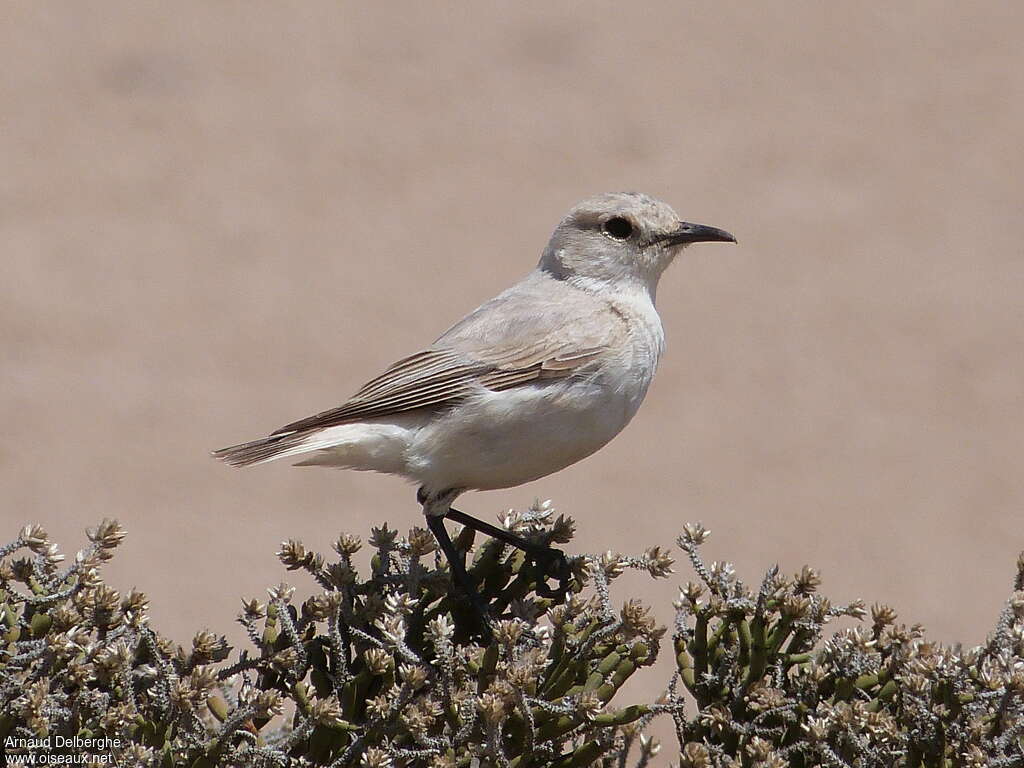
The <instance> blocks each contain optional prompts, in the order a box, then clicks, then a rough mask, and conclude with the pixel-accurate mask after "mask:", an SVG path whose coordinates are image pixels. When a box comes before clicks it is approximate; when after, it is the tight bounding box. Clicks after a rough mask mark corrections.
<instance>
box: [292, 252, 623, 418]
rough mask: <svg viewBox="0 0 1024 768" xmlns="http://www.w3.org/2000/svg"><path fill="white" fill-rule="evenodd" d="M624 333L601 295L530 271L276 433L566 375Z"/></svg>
mask: <svg viewBox="0 0 1024 768" xmlns="http://www.w3.org/2000/svg"><path fill="white" fill-rule="evenodd" d="M627 334H628V328H627V324H626V323H625V320H624V318H623V317H621V316H620V315H619V314H618V313H617V312H616V311H615V310H613V309H612V308H611V307H610V306H609V305H608V304H607V303H605V302H604V301H601V300H600V299H597V298H596V297H593V296H592V295H590V294H587V293H584V292H581V291H579V290H578V289H575V288H573V287H571V286H569V285H567V284H565V283H564V282H561V281H558V280H554V279H552V278H551V277H550V276H547V275H545V274H544V273H542V272H539V271H538V272H534V273H533V274H532V275H531V276H529V277H528V278H527V279H525V280H523V281H522V282H521V283H519V284H517V285H516V286H514V287H512V288H510V289H509V290H507V291H505V292H504V293H502V294H500V295H499V296H496V297H495V298H493V299H491V300H490V301H488V302H487V303H486V304H483V305H482V306H480V307H479V308H477V309H476V310H475V311H473V312H471V313H470V314H469V315H467V316H466V317H465V318H463V319H462V320H460V321H459V322H458V323H456V324H455V325H453V326H452V327H451V328H449V329H448V330H447V331H446V332H445V333H444V334H443V335H442V336H441V337H440V338H439V339H438V340H437V341H436V342H435V343H434V345H433V346H432V347H431V348H430V349H427V350H424V351H423V352H418V353H417V354H415V355H412V356H411V357H407V358H405V359H404V360H399V361H398V362H397V363H395V364H394V365H392V366H391V367H390V368H388V369H387V370H386V371H385V372H384V373H382V374H381V375H380V376H378V377H377V378H375V379H373V380H372V381H370V382H368V383H367V384H366V385H365V386H364V387H363V388H362V389H360V390H359V391H358V392H356V394H355V395H353V396H352V398H351V399H350V400H349V401H348V402H346V403H345V404H343V405H341V406H339V407H337V408H333V409H331V410H329V411H324V412H323V413H318V414H316V415H315V416H310V417H309V418H306V419H302V420H301V421H296V422H294V423H292V424H288V425H287V426H284V427H281V429H279V430H277V431H276V432H275V433H274V435H282V434H287V433H290V432H297V431H306V430H311V429H319V428H323V427H330V426H334V425H336V424H342V423H345V422H348V421H359V420H362V419H368V418H372V417H375V416H387V415H390V414H393V413H402V412H405V411H413V410H417V409H420V408H443V407H446V406H449V405H454V404H456V403H458V402H459V401H461V400H462V399H464V398H466V397H467V396H469V395H470V394H471V393H473V392H474V391H478V390H479V388H480V387H486V388H488V389H492V390H502V389H508V388H510V387H516V386H521V385H524V384H529V383H530V382H533V381H537V380H539V379H551V378H563V377H566V376H571V375H573V374H574V373H576V372H577V371H580V370H582V369H584V368H585V367H586V366H588V365H590V364H591V363H593V362H594V361H595V360H596V359H597V358H598V357H600V356H601V355H602V354H603V353H605V352H606V351H607V350H608V349H614V348H615V347H616V346H617V345H620V344H622V343H623V342H624V340H625V338H626V336H627ZM524 340H529V341H527V342H526V343H524Z"/></svg>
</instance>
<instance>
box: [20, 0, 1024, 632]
mask: <svg viewBox="0 0 1024 768" xmlns="http://www.w3.org/2000/svg"><path fill="white" fill-rule="evenodd" d="M1022 8H1024V6H1022V5H1021V4H1020V3H1004V2H990V3H974V4H970V5H964V4H962V3H953V2H948V3H937V2H918V3H904V4H898V7H896V6H889V7H886V8H885V9H884V10H883V9H881V8H880V7H878V8H876V7H870V6H863V5H858V6H853V5H846V6H840V5H836V4H828V5H826V4H821V3H812V2H807V3H800V2H787V3H767V4H761V5H758V4H750V3H746V2H705V3H694V2H683V3H679V2H665V3H641V4H625V5H623V4H612V3H597V4H586V5H584V4H578V5H572V6H570V5H568V4H566V5H552V4H535V5H532V6H528V5H520V4H517V5H514V6H513V5H511V4H509V5H497V4H496V5H488V4H473V5H466V6H462V7H459V8H452V7H450V6H442V5H440V4H431V5H427V4H422V5H421V4H405V5H403V6H402V7H401V8H398V9H393V10H389V9H386V8H383V7H378V6H377V4H367V3H362V4H357V3H347V4H341V3H337V2H330V3H311V2H310V3H276V4H271V3H256V2H246V3H242V2H223V3H203V2H180V3H175V4H174V5H173V7H171V6H168V5H167V4H164V3H155V2H119V3H107V4H104V5H103V6H102V8H100V7H97V6H95V5H92V7H87V6H86V4H77V3H63V4H61V3H55V4H46V5H41V4H36V3H28V2H25V3H6V4H4V6H3V8H2V10H0V16H2V18H0V68H2V72H3V77H2V78H0V152H2V157H3V171H2V173H0V195H2V198H0V253H2V262H3V270H2V273H3V278H2V287H0V333H2V346H0V355H2V358H0V359H2V368H3V377H2V379H0V397H2V403H3V428H4V439H3V441H2V443H0V482H2V488H3V509H4V512H3V522H4V528H5V532H6V533H5V536H4V537H3V538H5V539H6V538H11V537H13V535H14V533H15V531H16V528H17V527H18V526H20V525H21V524H23V523H24V522H28V521H37V522H40V523H43V524H45V525H46V526H47V527H48V528H49V529H50V530H51V532H52V533H53V534H54V535H55V536H56V537H57V539H58V540H59V541H61V542H62V543H64V544H65V545H66V547H67V548H68V549H72V548H73V547H76V546H78V545H79V544H80V543H81V542H82V541H83V536H82V535H81V529H82V528H83V527H84V526H86V525H91V524H94V523H95V522H97V521H98V520H99V519H100V518H102V517H103V516H116V517H118V518H120V519H121V520H122V521H123V522H124V523H125V524H126V526H127V527H128V530H129V538H128V540H127V541H126V543H125V545H124V546H123V549H122V552H121V555H120V556H119V558H117V559H116V560H115V561H114V562H113V564H112V565H111V567H110V569H109V573H110V578H111V581H112V583H113V584H115V585H119V586H121V587H127V586H130V585H131V584H135V585H137V586H138V587H139V588H141V589H143V590H145V591H146V592H148V593H149V594H150V595H151V597H152V600H153V615H154V623H155V624H156V625H157V626H158V627H161V628H163V629H164V630H166V631H168V632H170V633H171V634H172V636H174V637H176V638H177V639H179V640H184V639H186V638H187V637H188V636H189V635H190V633H191V631H192V630H195V629H198V628H200V627H202V626H208V627H210V628H213V629H216V630H218V631H222V632H229V633H230V634H231V636H232V637H233V638H238V637H239V636H240V632H238V631H236V630H235V629H233V628H232V619H233V617H234V614H235V611H236V609H237V606H238V598H239V597H240V596H242V595H246V596H259V595H265V592H264V591H263V590H264V588H265V587H266V586H267V585H269V584H272V583H276V582H277V581H279V580H280V579H281V578H282V575H283V570H282V569H281V567H280V566H279V565H278V563H277V561H276V560H275V558H274V556H273V553H274V551H275V549H276V547H277V544H278V542H280V540H281V539H283V538H286V537H299V538H302V539H303V540H304V541H305V542H306V543H307V545H309V546H311V547H313V548H316V549H320V550H322V551H326V550H328V548H329V543H330V541H332V540H333V538H334V537H335V536H336V534H337V533H338V531H340V530H342V529H347V530H351V531H356V532H361V533H362V532H365V531H366V530H367V529H368V527H369V525H370V524H371V523H377V522H378V521H380V520H381V519H388V520H389V521H390V522H391V523H392V525H398V526H399V527H401V528H403V529H407V528H408V527H409V526H411V525H413V524H416V523H417V522H418V509H417V506H416V504H415V501H414V495H413V489H412V488H410V487H408V486H406V485H404V484H403V483H402V482H401V481H398V480H395V479H393V478H386V477H383V476H377V475H366V474H357V473H335V472H328V471H323V470H299V469H293V468H291V467H289V466H287V465H284V464H282V465H280V466H277V465H272V466H266V467H260V468H257V469H253V470H248V471H244V472H240V471H235V470H231V469H229V468H227V467H225V466H222V465H220V464H218V463H216V462H214V461H213V460H211V459H210V458H209V457H208V451H209V450H210V449H212V448H216V447H220V446H223V445H227V444H229V443H234V442H239V441H241V440H246V439H252V438H255V437H258V436H260V435H262V434H264V433H265V432H267V431H268V430H270V429H271V428H274V427H277V426H279V425H280V424H282V423H284V422H287V421H289V420H292V419H294V418H297V417H301V416H305V415H307V414H309V413H311V412H313V411H317V410H321V409H324V408H327V407H330V406H333V405H336V404H338V403H339V402H340V401H342V400H343V399H345V398H346V397H347V396H348V395H349V394H351V393H352V392H353V391H354V390H355V389H356V388H357V387H358V386H359V385H360V384H362V383H363V381H364V380H366V379H367V378H369V377H370V376H372V375H374V374H376V373H377V372H379V371H380V370H381V369H382V368H383V367H384V366H385V365H387V364H388V363H390V362H392V361H393V360H394V359H397V358H398V357H400V356H402V355H404V354H407V353H409V352H412V351H414V350H415V349H416V348H418V347H419V346H420V345H423V344H424V343H426V342H428V341H430V340H431V339H433V338H434V337H435V336H436V335H438V334H439V333H440V332H441V331H442V330H443V329H444V328H446V327H447V326H448V325H449V324H450V323H451V322H453V321H454V320H456V319H457V318H459V317H460V316H461V315H463V314H464V313H465V312H466V311H467V310H470V309H472V308H473V307H475V306H476V305H477V304H479V303H480V302H482V301H483V300H485V299H487V298H489V297H490V296H491V295H493V294H494V293H496V292H497V291H499V290H500V289H502V288H504V287H505V286H507V285H508V284H510V283H511V282H512V281H514V280H516V279H518V278H519V277H520V276H521V275H523V274H524V273H525V272H526V271H528V270H529V269H530V268H532V266H533V264H534V263H535V261H536V259H537V257H538V255H539V253H540V250H541V248H542V247H543V245H544V243H545V242H546V239H547V237H548V235H549V233H550V230H551V229H552V227H553V226H554V225H555V223H556V222H557V221H558V219H559V218H560V217H561V216H562V214H563V213H564V211H565V210H566V209H567V208H568V207H569V206H570V205H572V204H573V203H574V202H576V201H577V200H578V199H580V198H582V197H584V196H586V195H589V194H591V193H594V192H599V191H606V190H617V189H639V190H642V191H646V192H649V193H651V194H653V195H656V196H658V197H662V198H664V199H666V200H667V201H669V202H670V203H671V204H672V205H674V206H675V207H676V208H677V210H678V211H679V212H680V213H681V214H682V215H683V216H684V217H686V218H688V219H690V220H693V221H699V222H705V223H708V224H713V225H717V226H721V227H725V228H727V229H729V230H731V231H733V232H734V233H736V235H737V236H738V237H739V240H740V244H739V246H738V247H725V246H711V245H709V246H703V247H701V246H695V247H693V248H691V249H690V250H689V251H687V252H686V254H685V257H684V258H683V259H681V260H680V263H678V264H676V265H675V266H674V267H673V269H672V270H670V271H669V273H668V274H667V275H666V277H665V279H664V281H663V282H662V288H661V290H660V292H659V303H660V309H661V312H662V315H663V319H664V323H665V326H666V330H667V332H668V337H669V349H668V353H667V356H666V357H665V359H664V361H663V364H662V369H661V371H660V372H659V375H658V378H657V379H656V381H655V384H654V386H653V388H652V389H651V391H650V393H649V395H648V398H647V402H646V404H645V405H644V407H643V408H642V409H641V411H640V414H639V415H638V416H637V418H636V419H635V421H634V422H633V424H632V425H631V426H630V427H629V428H628V429H627V430H626V431H625V432H624V433H623V434H622V435H621V436H620V437H619V438H617V439H616V440H615V441H614V442H613V443H612V444H611V445H610V446H608V447H607V448H606V449H605V450H603V451H602V452H600V453H599V454H598V455H596V456H594V457H593V458H591V459H588V460H587V461H585V462H583V463H581V464H579V465H577V466H575V467H572V468H571V469H569V470H566V471H564V472H562V473H560V474H558V475H554V476H551V477H548V478H545V479H543V480H541V481H539V482H537V483H534V484H532V485H530V486H526V487H522V488H518V489H513V490H510V491H507V492H494V493H488V494H476V495H472V496H468V497H466V498H464V500H463V502H462V504H461V505H460V506H461V508H462V509H464V510H465V511H469V512H471V513H477V514H479V515H481V516H483V517H485V518H487V519H493V516H494V514H495V513H497V512H498V511H499V510H500V509H502V508H503V507H507V506H525V505H527V504H528V503H529V502H530V501H531V499H533V498H534V497H535V496H539V497H542V498H547V497H553V498H554V499H555V500H556V502H557V504H558V507H559V509H560V510H561V511H564V512H566V513H569V514H571V515H573V516H575V517H576V518H577V519H578V521H579V523H580V533H579V538H578V540H577V541H576V542H575V548H576V550H577V551H580V550H591V551H593V550H603V549H606V548H615V549H622V550H627V551H637V550H639V549H641V548H642V547H644V546H647V545H650V544H654V543H667V542H670V541H671V540H672V539H673V538H674V536H675V535H676V533H677V531H678V530H679V529H680V527H681V525H682V523H683V522H684V521H686V520H695V519H700V520H703V521H704V522H705V523H706V524H707V525H708V526H709V527H710V528H712V529H713V531H714V534H715V535H714V536H713V538H712V539H711V542H710V543H709V544H708V546H707V554H708V556H709V557H710V558H718V559H729V560H733V561H735V562H737V564H738V568H739V571H740V573H741V574H742V575H743V576H744V577H745V578H746V579H747V580H749V581H752V582H753V581H756V580H758V579H759V578H760V575H761V574H762V573H763V571H764V570H765V568H767V567H768V566H769V565H770V564H771V563H774V562H780V563H781V564H782V566H783V568H784V569H785V570H786V571H787V572H793V571H795V570H797V569H798V568H799V566H800V565H801V564H803V563H805V562H808V563H812V564H815V565H817V566H819V567H821V569H822V570H823V572H824V577H825V591H826V592H827V593H828V594H829V595H830V596H832V597H833V598H834V599H836V600H847V599H850V598H853V597H857V596H861V597H864V598H865V599H867V600H869V601H872V600H886V601H888V602H891V603H892V604H893V605H894V606H895V607H897V608H898V609H899V611H900V614H901V617H902V619H904V620H907V621H922V622H924V623H925V625H926V626H927V627H928V629H929V630H930V632H931V634H932V635H933V636H934V637H936V638H937V639H940V640H943V641H947V642H952V641H955V640H963V641H965V642H971V643H974V642H978V641H981V640H982V639H983V638H984V635H985V633H986V631H987V630H988V628H989V627H990V626H991V625H992V623H993V622H994V620H995V617H996V615H997V613H998V611H999V609H1000V605H1001V603H1002V601H1003V600H1004V599H1005V597H1006V596H1007V594H1008V591H1009V586H1010V584H1009V581H1010V576H1011V574H1012V571H1013V562H1014V559H1015V557H1016V555H1017V552H1018V551H1019V550H1020V549H1022V548H1024V526H1022V508H1024V473H1022V472H1021V469H1022V465H1024V460H1022V458H1021V447H1022V440H1021V434H1022V427H1024V418H1022V407H1024V402H1022V396H1021V379H1022V375H1024V311H1022V296H1024V258H1022V257H1024V253H1022V246H1021V232H1020V228H1021V197H1022V194H1021V193H1022V191H1024V189H1022V186H1024V184H1022V181H1021V180H1022V178H1024V153H1022V150H1021V146H1022V138H1024V137H1022V132H1024V131H1022V127H1024V98H1022V96H1024V53H1022V49H1021V46H1020V31H1021V29H1022V28H1024V11H1022ZM690 577H691V573H690V572H689V569H688V568H687V566H686V565H685V563H680V565H679V567H678V572H677V575H676V576H675V577H674V578H672V579H671V580H669V582H668V583H660V584H659V585H658V588H657V589H648V588H647V587H645V591H646V592H647V594H648V595H649V596H650V597H651V599H652V600H655V601H658V603H659V606H660V608H659V610H660V612H661V615H662V617H663V618H664V619H665V620H668V619H669V616H670V609H669V599H670V598H671V597H672V596H674V594H675V591H676V587H677V585H678V584H680V583H683V582H685V581H686V580H687V579H689V578H690ZM294 582H295V583H297V584H299V585H300V586H302V587H304V588H305V587H307V586H308V585H307V584H305V582H304V581H303V579H302V577H297V578H295V579H294ZM635 583H636V582H634V584H635ZM618 596H619V597H620V598H624V597H625V596H626V594H625V591H624V590H621V589H620V590H619V593H618Z"/></svg>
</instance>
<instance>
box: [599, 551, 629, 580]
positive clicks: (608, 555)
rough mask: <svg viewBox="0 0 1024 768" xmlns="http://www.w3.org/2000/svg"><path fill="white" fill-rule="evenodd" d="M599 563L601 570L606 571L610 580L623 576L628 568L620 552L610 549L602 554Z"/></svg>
mask: <svg viewBox="0 0 1024 768" xmlns="http://www.w3.org/2000/svg"><path fill="white" fill-rule="evenodd" d="M599 564H600V566H601V570H602V571H604V576H605V578H606V579H608V580H609V581H611V580H612V579H614V578H617V577H618V576H621V575H622V573H623V571H625V570H626V560H625V558H623V556H622V555H620V554H616V553H614V552H612V551H611V550H610V549H609V550H608V551H607V552H605V553H604V554H603V555H601V560H600V562H599Z"/></svg>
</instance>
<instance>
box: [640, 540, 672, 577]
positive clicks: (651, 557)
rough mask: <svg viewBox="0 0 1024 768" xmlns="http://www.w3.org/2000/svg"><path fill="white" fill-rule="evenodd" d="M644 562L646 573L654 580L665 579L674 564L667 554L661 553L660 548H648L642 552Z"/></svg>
mask: <svg viewBox="0 0 1024 768" xmlns="http://www.w3.org/2000/svg"><path fill="white" fill-rule="evenodd" d="M644 561H645V565H646V566H647V571H648V573H650V574H651V576H653V577H654V578H656V579H663V578H666V577H667V576H668V575H669V574H670V573H672V564H673V563H674V562H675V561H674V560H673V559H672V556H671V555H669V554H668V552H664V551H662V548H661V547H650V548H648V549H647V551H646V552H644Z"/></svg>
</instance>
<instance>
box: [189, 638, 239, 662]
mask: <svg viewBox="0 0 1024 768" xmlns="http://www.w3.org/2000/svg"><path fill="white" fill-rule="evenodd" d="M229 653H231V646H230V645H228V641H227V638H226V637H225V636H224V635H215V634H214V633H213V632H209V631H207V630H203V631H201V632H197V633H196V635H195V637H193V638H192V661H193V663H195V664H209V663H210V662H212V661H223V660H224V659H226V658H227V657H228V654H229Z"/></svg>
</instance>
